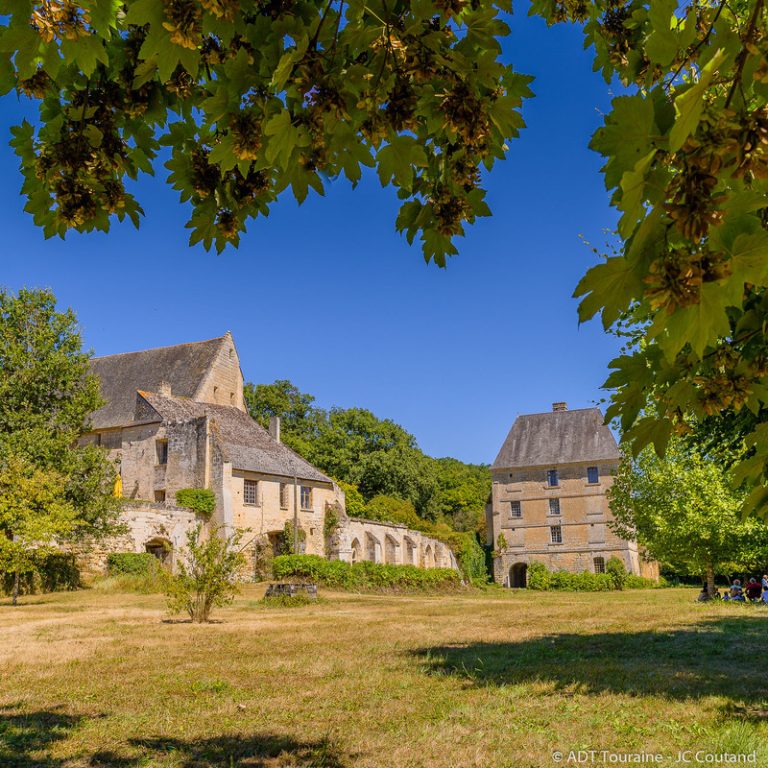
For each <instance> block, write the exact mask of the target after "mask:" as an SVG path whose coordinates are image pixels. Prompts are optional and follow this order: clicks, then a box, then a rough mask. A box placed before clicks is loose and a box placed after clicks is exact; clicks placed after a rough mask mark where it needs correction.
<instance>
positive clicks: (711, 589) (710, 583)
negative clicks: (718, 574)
mask: <svg viewBox="0 0 768 768" xmlns="http://www.w3.org/2000/svg"><path fill="white" fill-rule="evenodd" d="M707 594H708V595H709V598H710V600H711V599H712V598H713V597H714V596H715V569H714V567H713V566H712V564H711V563H707Z"/></svg>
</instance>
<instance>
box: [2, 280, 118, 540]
mask: <svg viewBox="0 0 768 768" xmlns="http://www.w3.org/2000/svg"><path fill="white" fill-rule="evenodd" d="M88 359H89V355H88V354H87V353H86V352H84V351H83V350H82V340H81V338H80V333H79V330H78V327H77V321H76V319H75V316H74V313H73V312H72V311H71V310H66V311H64V312H58V311H57V310H56V299H55V297H54V296H53V294H52V293H51V292H50V291H47V290H21V291H19V293H18V295H13V294H11V293H8V292H6V291H0V469H3V468H8V467H11V466H13V467H14V472H16V473H18V472H21V471H22V470H23V468H24V471H29V472H30V473H34V472H35V471H37V470H40V471H42V472H46V473H51V474H48V475H47V477H49V478H50V477H53V476H56V477H58V478H59V480H60V485H59V493H60V498H61V502H62V504H66V505H71V506H73V507H74V508H75V509H76V510H77V515H78V524H77V526H76V527H77V530H78V531H80V532H82V533H91V534H98V533H103V532H105V531H107V530H109V529H110V526H111V525H112V523H113V522H114V518H115V515H116V512H117V508H116V505H117V502H116V501H115V499H114V498H113V497H112V495H111V490H112V484H113V481H114V478H115V468H114V466H112V465H111V464H110V463H109V462H108V460H107V458H106V454H105V453H104V451H103V450H102V449H101V448H98V447H97V446H95V445H87V446H80V445H78V442H77V441H78V438H79V437H80V436H81V435H82V434H83V433H84V432H86V431H87V426H88V420H89V417H90V414H91V413H92V412H93V411H94V410H96V409H97V408H99V407H100V406H101V404H102V400H101V397H100V395H99V384H98V381H97V380H96V378H95V377H94V376H92V375H90V373H89V369H88Z"/></svg>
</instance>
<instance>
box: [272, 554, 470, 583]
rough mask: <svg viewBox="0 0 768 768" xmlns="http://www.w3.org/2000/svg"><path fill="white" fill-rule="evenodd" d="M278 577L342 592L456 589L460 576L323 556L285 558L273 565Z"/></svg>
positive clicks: (276, 560)
mask: <svg viewBox="0 0 768 768" xmlns="http://www.w3.org/2000/svg"><path fill="white" fill-rule="evenodd" d="M273 568H274V573H275V578H277V579H281V580H288V579H298V580H302V581H312V582H315V583H318V584H323V585H325V586H327V587H334V588H338V589H377V590H393V591H403V592H405V591H420V590H446V589H456V588H458V587H459V586H460V585H461V579H460V576H459V573H458V572H457V571H454V570H452V569H449V568H427V569H423V568H417V567H416V566H415V565H383V564H381V563H371V562H367V561H364V562H361V563H346V562H344V561H342V560H326V559H325V558H322V557H320V556H319V555H281V556H280V557H276V558H275V560H274V562H273Z"/></svg>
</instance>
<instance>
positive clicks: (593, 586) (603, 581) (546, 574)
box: [528, 557, 662, 592]
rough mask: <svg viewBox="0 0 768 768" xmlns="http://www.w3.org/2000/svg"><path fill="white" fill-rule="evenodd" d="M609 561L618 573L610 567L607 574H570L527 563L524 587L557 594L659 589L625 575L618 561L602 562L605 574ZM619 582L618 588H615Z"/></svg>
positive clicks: (655, 584)
mask: <svg viewBox="0 0 768 768" xmlns="http://www.w3.org/2000/svg"><path fill="white" fill-rule="evenodd" d="M611 561H616V562H617V563H618V564H619V565H620V566H621V569H622V570H621V571H620V570H619V569H618V568H617V567H616V566H615V565H614V566H613V570H612V571H611V572H610V573H592V572H591V571H582V572H581V573H571V572H570V571H550V570H549V569H548V568H547V566H546V565H544V563H531V564H530V565H529V566H528V588H529V589H535V590H541V591H546V590H553V591H560V592H610V591H612V590H616V589H624V588H626V589H654V588H657V587H659V586H662V585H661V584H657V583H656V582H655V581H653V580H652V579H644V578H642V577H640V576H633V575H632V574H629V573H627V571H626V568H624V564H623V563H622V562H621V560H619V559H618V558H613V557H612V558H611V559H610V560H609V561H608V563H606V571H607V570H608V566H609V565H611ZM622 571H623V574H622ZM617 574H618V575H617ZM619 583H620V584H621V586H620V587H619V586H617V584H619Z"/></svg>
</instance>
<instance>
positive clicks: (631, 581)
mask: <svg viewBox="0 0 768 768" xmlns="http://www.w3.org/2000/svg"><path fill="white" fill-rule="evenodd" d="M624 586H625V587H626V588H627V589H661V588H663V587H668V586H669V582H668V581H667V580H666V579H659V580H658V581H654V580H653V579H646V578H644V577H643V576H635V575H634V574H632V573H628V574H627V579H626V581H625V582H624Z"/></svg>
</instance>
